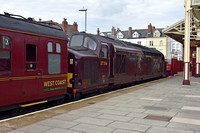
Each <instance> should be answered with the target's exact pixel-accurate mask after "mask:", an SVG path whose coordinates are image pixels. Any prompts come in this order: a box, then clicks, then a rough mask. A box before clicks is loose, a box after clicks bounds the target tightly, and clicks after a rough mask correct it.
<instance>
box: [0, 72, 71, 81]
mask: <svg viewBox="0 0 200 133" xmlns="http://www.w3.org/2000/svg"><path fill="white" fill-rule="evenodd" d="M56 77H67V74H62V75H45V76H25V77H10V78H0V81H7V80H23V79H35V78H56Z"/></svg>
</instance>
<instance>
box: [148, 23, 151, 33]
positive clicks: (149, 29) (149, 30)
mask: <svg viewBox="0 0 200 133" xmlns="http://www.w3.org/2000/svg"><path fill="white" fill-rule="evenodd" d="M151 32H152V25H151V23H150V24H149V25H148V34H150V33H151Z"/></svg>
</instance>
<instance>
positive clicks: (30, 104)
mask: <svg viewBox="0 0 200 133" xmlns="http://www.w3.org/2000/svg"><path fill="white" fill-rule="evenodd" d="M47 102H48V101H47V100H45V101H40V102H35V103H29V104H24V105H19V107H22V108H24V107H28V106H33V105H37V104H42V103H47Z"/></svg>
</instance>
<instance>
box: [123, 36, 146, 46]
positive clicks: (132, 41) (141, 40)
mask: <svg viewBox="0 0 200 133" xmlns="http://www.w3.org/2000/svg"><path fill="white" fill-rule="evenodd" d="M120 40H123V41H126V42H131V43H136V44H138V42H139V41H140V42H141V45H142V46H146V38H135V39H120Z"/></svg>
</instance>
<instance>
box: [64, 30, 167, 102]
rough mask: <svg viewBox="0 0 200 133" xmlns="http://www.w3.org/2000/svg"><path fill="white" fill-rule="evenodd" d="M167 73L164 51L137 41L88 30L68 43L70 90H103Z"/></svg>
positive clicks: (73, 37)
mask: <svg viewBox="0 0 200 133" xmlns="http://www.w3.org/2000/svg"><path fill="white" fill-rule="evenodd" d="M164 75H165V60H164V56H163V54H162V53H161V52H159V51H157V50H156V49H152V48H147V47H144V46H140V45H137V44H133V43H129V42H124V41H118V40H114V39H111V38H107V37H103V36H97V35H92V34H86V33H77V34H74V35H73V36H72V37H71V39H70V42H69V44H68V90H67V91H68V93H70V94H73V97H74V98H75V99H76V98H79V97H80V95H81V94H86V93H90V92H94V91H101V90H104V89H107V88H111V87H114V86H117V85H123V84H128V83H132V82H135V81H141V80H147V79H152V78H157V77H162V76H164Z"/></svg>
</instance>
